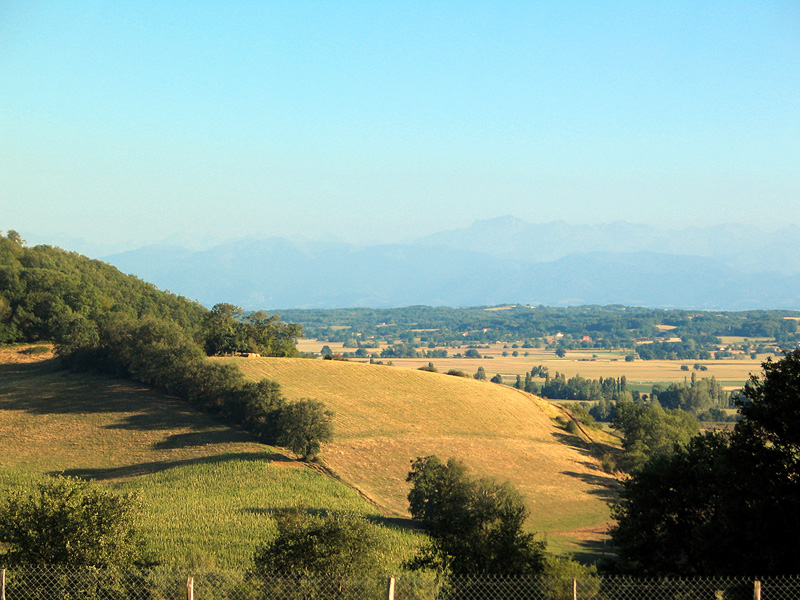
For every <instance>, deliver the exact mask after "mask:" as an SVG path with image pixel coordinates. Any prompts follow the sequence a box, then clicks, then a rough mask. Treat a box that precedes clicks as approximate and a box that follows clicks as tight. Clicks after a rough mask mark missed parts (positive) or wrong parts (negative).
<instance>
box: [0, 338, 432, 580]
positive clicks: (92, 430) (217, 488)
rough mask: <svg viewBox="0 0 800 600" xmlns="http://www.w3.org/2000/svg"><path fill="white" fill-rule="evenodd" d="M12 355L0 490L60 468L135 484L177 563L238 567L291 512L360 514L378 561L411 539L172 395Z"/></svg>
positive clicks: (1, 369)
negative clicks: (369, 525)
mask: <svg viewBox="0 0 800 600" xmlns="http://www.w3.org/2000/svg"><path fill="white" fill-rule="evenodd" d="M20 350H21V348H6V349H1V350H0V464H1V465H2V466H0V489H9V488H10V487H18V486H22V487H27V486H30V485H33V484H34V483H35V482H36V481H37V480H38V479H39V478H41V477H42V476H43V475H45V474H55V473H63V474H67V475H74V476H78V477H84V478H90V479H94V480H97V481H99V482H100V483H101V484H103V485H107V486H110V487H112V488H114V489H119V490H136V491H137V492H138V493H139V494H140V497H141V501H142V505H143V509H144V510H143V511H142V517H141V518H142V523H141V525H142V528H143V529H144V531H145V533H146V535H147V537H148V538H149V539H150V540H151V542H152V546H153V549H154V551H155V552H156V554H157V555H159V556H160V557H161V558H162V560H164V562H166V563H174V564H177V565H181V566H189V567H224V568H238V569H241V568H246V567H247V566H248V565H249V561H250V558H251V556H252V553H253V550H254V549H255V546H256V544H258V543H260V542H261V541H263V540H265V539H267V538H268V537H269V536H270V535H271V534H272V532H273V527H274V521H273V519H272V517H271V515H272V514H274V512H275V511H281V510H286V509H288V508H293V507H301V508H307V509H309V510H317V509H327V510H333V511H337V510H347V511H355V512H358V513H362V514H365V515H368V516H369V517H370V518H371V519H372V520H373V521H374V522H375V524H376V525H375V526H376V528H377V529H378V531H379V535H380V536H381V538H382V539H383V543H382V544H381V548H382V550H383V551H384V552H385V560H384V562H385V563H386V564H389V565H397V566H399V564H400V563H401V562H402V561H403V560H404V559H405V558H407V557H409V556H410V555H411V553H413V549H414V548H415V547H416V545H417V544H418V543H419V536H418V535H416V534H414V533H412V532H409V531H408V530H406V529H403V528H398V527H395V526H394V524H393V521H392V520H391V519H386V518H384V517H383V516H382V515H381V513H380V511H378V509H377V508H376V507H375V506H373V505H372V504H370V503H369V502H367V501H365V500H364V499H363V498H362V497H361V496H360V495H359V494H358V493H357V492H356V491H354V490H353V489H351V488H350V487H348V486H347V485H344V484H343V483H341V482H337V481H335V480H333V479H331V478H330V477H327V476H325V475H322V474H320V473H318V472H317V471H314V470H312V469H310V468H308V467H306V466H303V465H302V464H301V463H298V462H296V461H294V460H292V459H291V458H290V457H288V456H286V455H284V454H283V453H282V451H281V450H279V449H276V448H272V447H269V446H264V445H262V444H258V443H255V442H254V441H253V440H252V439H251V438H250V437H249V436H248V435H246V434H244V433H242V432H239V431H236V430H233V429H231V428H229V427H226V426H223V425H221V424H220V423H217V422H215V421H214V420H213V419H211V418H209V417H208V416H206V415H203V414H201V413H198V412H197V411H195V410H193V409H192V408H191V407H189V406H188V405H186V404H185V403H183V402H179V401H176V400H174V399H171V398H168V397H166V396H164V395H162V394H159V393H156V392H153V391H151V390H148V389H146V388H144V387H141V386H138V385H136V384H133V383H130V382H127V381H123V380H115V379H109V378H106V377H100V376H88V375H72V374H68V373H66V372H63V371H59V370H58V369H57V368H56V365H55V364H54V361H53V360H48V358H49V354H47V353H44V354H37V355H28V354H24V353H21V352H20Z"/></svg>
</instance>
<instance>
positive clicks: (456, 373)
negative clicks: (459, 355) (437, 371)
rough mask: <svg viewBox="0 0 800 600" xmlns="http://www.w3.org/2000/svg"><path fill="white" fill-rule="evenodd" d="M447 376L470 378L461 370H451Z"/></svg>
mask: <svg viewBox="0 0 800 600" xmlns="http://www.w3.org/2000/svg"><path fill="white" fill-rule="evenodd" d="M446 375H453V376H455V377H469V375H467V374H466V373H464V371H461V370H459V369H450V370H449V371H448V372H447V373H446Z"/></svg>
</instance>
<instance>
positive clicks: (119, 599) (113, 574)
mask: <svg viewBox="0 0 800 600" xmlns="http://www.w3.org/2000/svg"><path fill="white" fill-rule="evenodd" d="M317 599H319V600H323V599H324V600H695V599H696V600H753V599H755V600H800V575H798V576H791V577H771V578H763V579H759V580H755V579H753V578H746V577H739V578H737V577H726V578H720V577H706V578H702V577H696V578H689V579H640V578H632V577H616V576H615V577H609V576H593V577H584V578H581V579H577V580H573V579H569V578H554V577H490V576H480V577H440V576H436V575H433V574H427V573H405V574H401V575H398V576H396V577H392V578H387V577H383V576H378V575H375V576H371V575H367V576H363V577H348V578H341V579H335V578H333V579H332V578H324V577H307V576H300V575H297V576H291V577H289V576H283V575H281V576H278V575H275V576H267V577H262V576H254V575H252V574H250V573H247V572H245V571H224V570H209V571H202V572H194V573H191V574H189V573H187V572H186V571H185V570H181V569H176V568H168V567H158V568H153V569H147V570H138V571H136V570H126V571H119V570H114V569H94V568H88V567H67V566H49V567H42V566H30V567H14V568H9V569H7V570H2V571H0V600H317Z"/></svg>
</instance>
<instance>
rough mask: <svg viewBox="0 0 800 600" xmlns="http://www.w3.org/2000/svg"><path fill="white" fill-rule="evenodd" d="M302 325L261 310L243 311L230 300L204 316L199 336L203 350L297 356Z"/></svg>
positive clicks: (217, 352)
mask: <svg viewBox="0 0 800 600" xmlns="http://www.w3.org/2000/svg"><path fill="white" fill-rule="evenodd" d="M301 333H302V327H300V326H299V325H296V324H294V323H283V322H281V320H280V319H279V318H278V317H277V316H276V315H271V316H270V315H268V314H267V313H266V312H264V311H263V310H260V311H257V312H254V313H248V314H244V311H243V310H242V309H241V308H240V307H238V306H235V305H233V304H217V305H215V306H214V307H213V308H212V309H211V311H210V312H209V313H208V314H207V315H206V316H205V319H204V321H203V328H202V337H203V341H204V346H205V350H206V354H208V355H209V356H224V355H232V354H240V353H251V352H252V353H256V354H261V355H262V356H297V355H298V352H297V347H296V346H295V344H296V343H297V338H298V336H299V335H300V334H301Z"/></svg>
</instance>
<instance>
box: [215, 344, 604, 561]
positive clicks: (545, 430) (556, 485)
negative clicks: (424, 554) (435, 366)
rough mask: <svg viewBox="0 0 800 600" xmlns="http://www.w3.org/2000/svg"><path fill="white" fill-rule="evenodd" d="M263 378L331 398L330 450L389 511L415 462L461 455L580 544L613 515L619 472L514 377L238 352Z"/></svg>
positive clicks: (331, 461) (544, 525) (574, 545)
mask: <svg viewBox="0 0 800 600" xmlns="http://www.w3.org/2000/svg"><path fill="white" fill-rule="evenodd" d="M228 360H232V361H234V362H235V363H236V364H238V365H239V366H240V367H241V368H242V370H243V371H244V372H245V374H246V375H248V376H249V377H251V378H253V379H259V378H262V377H267V378H270V379H273V380H276V381H278V382H279V383H280V384H281V386H282V387H283V389H284V392H285V394H286V396H287V397H288V398H289V399H299V398H303V397H313V398H316V399H318V400H322V401H323V402H325V404H326V405H327V406H328V407H329V408H331V409H332V410H333V411H334V412H335V413H336V416H335V418H334V423H335V428H336V431H335V441H334V442H333V443H331V444H328V445H327V446H326V447H325V449H324V451H323V453H322V458H323V459H324V461H325V462H326V464H327V465H329V466H330V467H331V468H332V469H333V470H334V471H336V473H338V474H339V475H340V476H341V477H342V478H343V479H344V480H346V481H348V482H350V483H352V484H354V485H355V486H357V487H358V489H360V490H361V491H362V492H364V493H365V494H366V495H367V496H368V497H370V498H371V499H372V500H374V501H375V502H376V504H378V505H379V506H380V507H381V508H382V509H383V511H384V512H385V513H386V514H391V515H398V516H404V515H406V514H407V501H406V494H407V493H408V489H409V488H408V484H407V483H406V482H405V477H406V475H407V473H408V470H409V465H410V461H411V460H413V459H414V458H415V457H417V456H425V455H428V454H437V455H439V456H440V457H442V458H447V457H457V458H460V459H462V460H464V461H465V462H466V463H467V464H468V465H469V466H470V467H471V468H472V469H473V470H474V471H475V472H477V473H479V474H483V475H491V476H494V477H497V478H499V479H508V480H510V481H511V482H512V483H513V484H514V485H515V486H517V488H518V489H519V490H520V491H521V492H522V493H523V494H524V495H525V496H526V498H527V502H528V505H529V507H530V509H531V517H532V518H531V520H530V524H531V526H532V528H533V529H536V530H538V531H544V532H546V533H547V534H548V535H549V536H550V537H551V541H553V542H554V544H553V545H554V546H555V547H556V549H559V550H562V551H563V550H569V551H580V549H581V544H584V543H589V542H590V541H591V540H592V539H593V538H596V537H597V535H599V534H600V533H602V532H603V531H604V530H605V528H606V526H607V523H608V521H609V509H608V506H607V502H608V501H609V500H611V499H612V498H613V497H614V490H615V483H616V481H615V480H614V479H613V478H612V477H611V476H609V475H607V474H605V473H603V472H602V471H601V470H600V469H599V467H598V464H597V461H596V460H595V458H594V457H593V456H592V450H593V448H592V447H591V446H590V445H589V444H586V443H585V442H583V441H582V440H580V439H579V438H577V437H574V436H570V435H567V434H566V433H565V432H564V430H563V429H561V428H560V427H558V426H556V424H555V423H554V420H553V419H554V418H555V417H556V416H558V415H559V414H560V413H559V409H558V408H557V407H554V406H553V405H552V404H550V403H548V402H546V401H543V400H541V399H538V398H535V397H533V396H530V395H528V394H525V393H522V392H519V391H517V390H514V389H512V388H509V387H506V386H499V385H495V384H491V383H484V382H478V381H475V380H472V379H464V378H458V377H452V376H447V375H443V374H438V373H428V372H423V371H417V370H411V369H400V368H393V367H388V366H379V365H365V364H360V363H355V362H338V361H322V360H308V359H270V358H262V359H228Z"/></svg>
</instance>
